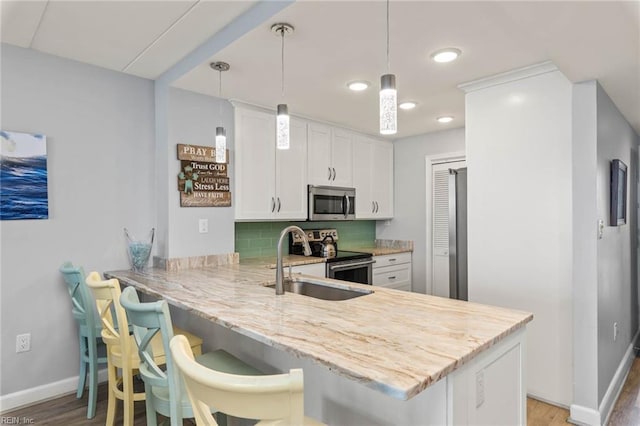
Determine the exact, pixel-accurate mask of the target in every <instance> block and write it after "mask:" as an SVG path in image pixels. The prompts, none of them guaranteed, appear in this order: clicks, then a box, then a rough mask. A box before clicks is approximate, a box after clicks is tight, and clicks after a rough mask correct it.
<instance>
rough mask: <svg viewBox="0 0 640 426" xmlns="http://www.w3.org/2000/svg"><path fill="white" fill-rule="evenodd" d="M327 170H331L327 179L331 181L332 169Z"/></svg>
mask: <svg viewBox="0 0 640 426" xmlns="http://www.w3.org/2000/svg"><path fill="white" fill-rule="evenodd" d="M327 169H328V170H329V177H328V178H327V179H328V180H331V167H327Z"/></svg>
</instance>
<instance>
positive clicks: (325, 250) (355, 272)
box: [289, 229, 375, 285]
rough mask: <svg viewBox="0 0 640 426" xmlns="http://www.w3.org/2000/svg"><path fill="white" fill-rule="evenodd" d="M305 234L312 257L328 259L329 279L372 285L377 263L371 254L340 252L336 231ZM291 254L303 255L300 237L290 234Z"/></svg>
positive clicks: (309, 231) (328, 230) (312, 231)
mask: <svg viewBox="0 0 640 426" xmlns="http://www.w3.org/2000/svg"><path fill="white" fill-rule="evenodd" d="M304 232H305V234H306V235H307V239H308V240H309V245H310V246H311V255H312V256H316V257H324V258H326V259H327V260H326V261H327V266H326V273H325V276H326V277H327V278H334V279H336V280H343V281H351V282H356V283H361V284H369V285H371V284H372V265H373V263H374V262H375V261H374V260H373V257H372V256H371V254H369V253H361V252H357V251H347V250H340V249H339V248H338V231H337V230H336V229H305V230H304ZM289 253H291V254H303V246H302V238H301V237H300V236H298V235H293V234H290V236H289Z"/></svg>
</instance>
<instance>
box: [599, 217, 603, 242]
mask: <svg viewBox="0 0 640 426" xmlns="http://www.w3.org/2000/svg"><path fill="white" fill-rule="evenodd" d="M603 235H604V220H602V219H598V239H599V240H601V239H602V236H603Z"/></svg>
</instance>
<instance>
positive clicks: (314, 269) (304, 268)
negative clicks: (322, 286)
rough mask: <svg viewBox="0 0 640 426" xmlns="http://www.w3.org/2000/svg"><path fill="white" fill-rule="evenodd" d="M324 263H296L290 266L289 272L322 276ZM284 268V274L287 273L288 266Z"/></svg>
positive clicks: (324, 271)
mask: <svg viewBox="0 0 640 426" xmlns="http://www.w3.org/2000/svg"><path fill="white" fill-rule="evenodd" d="M326 265H327V264H326V263H324V262H322V263H312V264H309V265H298V266H292V267H291V273H293V274H305V275H313V276H314V277H322V278H324V277H325V276H326ZM284 269H285V274H286V273H287V269H288V268H286V267H285V268H284Z"/></svg>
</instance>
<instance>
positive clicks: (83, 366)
mask: <svg viewBox="0 0 640 426" xmlns="http://www.w3.org/2000/svg"><path fill="white" fill-rule="evenodd" d="M78 337H79V338H80V339H79V340H80V375H79V376H78V391H77V392H76V398H82V394H83V393H84V385H85V383H86V379H87V361H86V359H85V357H86V353H87V339H86V338H85V337H84V336H82V335H79V336H78Z"/></svg>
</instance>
